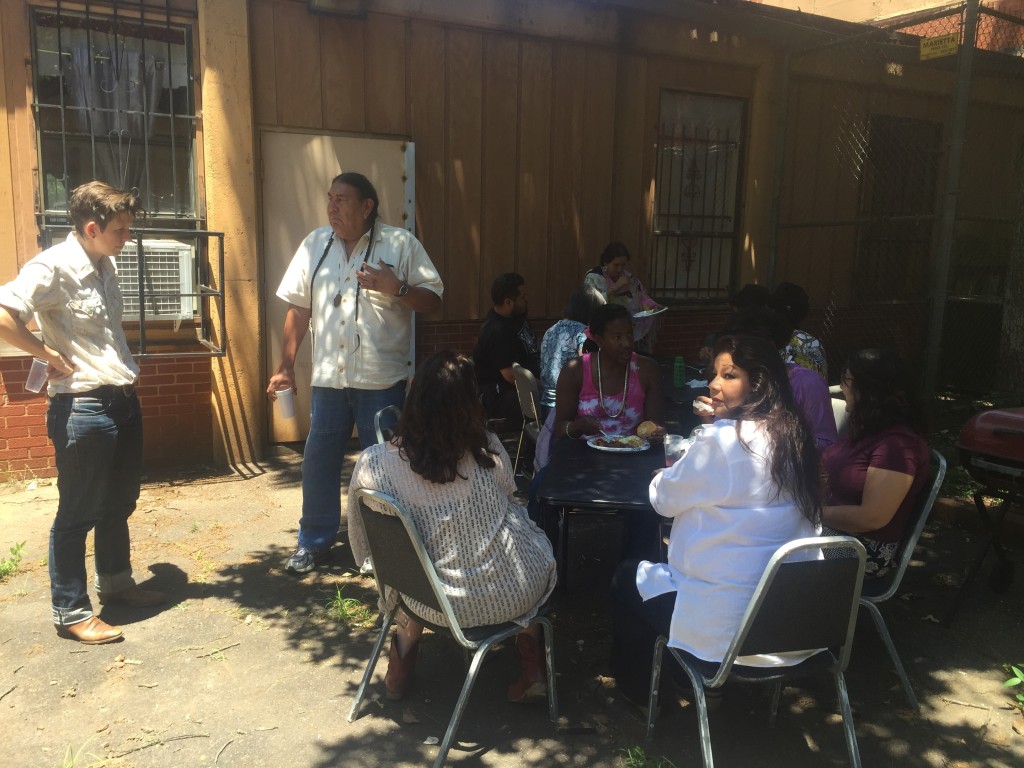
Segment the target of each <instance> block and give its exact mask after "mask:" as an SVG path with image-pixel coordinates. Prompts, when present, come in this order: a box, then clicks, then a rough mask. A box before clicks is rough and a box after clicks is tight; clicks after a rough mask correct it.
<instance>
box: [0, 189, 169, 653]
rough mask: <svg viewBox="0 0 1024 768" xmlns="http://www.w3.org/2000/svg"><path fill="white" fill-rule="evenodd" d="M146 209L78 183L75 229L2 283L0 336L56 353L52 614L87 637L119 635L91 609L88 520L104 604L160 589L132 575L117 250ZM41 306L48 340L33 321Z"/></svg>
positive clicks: (138, 433) (132, 447)
mask: <svg viewBox="0 0 1024 768" xmlns="http://www.w3.org/2000/svg"><path fill="white" fill-rule="evenodd" d="M138 210H139V201H138V198H137V197H135V196H134V195H132V194H131V193H128V192H123V191H121V190H117V189H114V188H113V187H111V186H108V185H107V184H104V183H102V182H99V181H92V182H89V183H88V184H84V185H82V186H80V187H77V188H76V189H75V190H74V191H73V192H72V193H71V201H70V204H69V212H70V214H71V221H72V223H73V224H74V231H72V232H71V234H69V235H68V237H67V239H66V240H65V241H64V242H62V243H59V244H58V245H55V246H53V247H52V248H48V249H47V250H45V251H43V252H42V253H41V254H39V255H38V256H36V257H35V258H34V259H32V260H31V261H29V262H28V263H27V264H26V265H25V266H24V267H23V268H22V270H21V272H20V273H19V274H18V276H17V277H16V278H15V279H14V280H12V281H11V282H10V283H8V284H7V285H4V286H2V287H0V338H2V339H3V340H4V341H6V342H8V343H10V344H13V345H14V346H16V347H18V348H19V349H22V350H24V351H25V352H27V353H28V354H30V355H32V356H33V357H37V358H39V359H40V360H45V361H46V362H47V363H48V364H49V372H50V377H49V385H48V388H47V394H48V395H49V398H50V402H49V408H48V409H47V412H46V429H47V433H48V434H49V436H50V440H51V441H52V442H53V447H54V450H55V451H56V463H57V489H58V492H59V501H58V503H57V516H56V518H55V519H54V521H53V527H52V528H51V529H50V552H49V566H50V593H51V600H52V604H53V623H54V624H55V625H56V627H57V634H58V635H60V636H61V637H65V638H68V639H71V640H77V641H79V642H81V643H86V644H89V645H99V644H102V643H109V642H113V641H115V640H118V639H120V638H121V636H122V632H121V628H120V627H113V626H110V625H109V624H107V623H106V622H104V621H103V620H102V619H100V618H99V617H98V616H96V615H95V614H93V611H92V604H91V602H90V600H89V592H88V587H87V584H86V573H85V539H86V536H87V535H88V533H89V531H90V530H93V529H95V560H96V590H97V592H98V593H99V601H100V603H104V604H109V603H124V604H127V605H130V606H133V607H141V606H148V605H155V604H157V603H160V602H162V601H163V600H164V595H163V594H161V593H160V592H154V591H147V590H144V589H142V588H141V587H139V586H138V585H137V584H136V583H135V580H134V579H133V578H132V567H131V542H130V538H129V534H128V518H129V517H130V516H131V514H132V512H134V511H135V503H136V501H138V498H139V483H140V478H141V475H142V414H141V412H140V410H139V400H138V397H137V396H136V394H135V381H136V379H137V378H138V375H139V367H138V365H136V363H135V361H134V360H133V359H132V355H131V352H130V351H129V349H128V341H127V339H126V338H125V335H124V329H123V328H122V327H121V313H122V310H123V302H122V299H121V291H120V289H119V288H118V285H117V269H116V267H115V266H114V261H113V258H112V257H114V256H117V255H118V254H119V253H120V252H121V248H123V247H124V244H125V243H126V242H128V240H129V239H130V238H131V225H132V221H133V219H134V216H135V214H136V212H137V211H138ZM33 314H34V315H35V317H36V322H37V324H38V325H39V328H40V330H41V331H42V336H43V338H42V341H40V340H39V339H38V338H36V336H35V335H34V334H33V333H32V332H31V331H29V330H28V327H27V324H28V322H29V320H31V318H32V316H33Z"/></svg>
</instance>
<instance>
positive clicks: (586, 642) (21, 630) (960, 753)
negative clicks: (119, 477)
mask: <svg viewBox="0 0 1024 768" xmlns="http://www.w3.org/2000/svg"><path fill="white" fill-rule="evenodd" d="M299 502H300V491H299V458H298V457H297V456H295V455H285V456H282V457H280V458H277V459H275V460H272V461H270V462H268V463H266V464H265V465H263V466H261V467H250V468H247V469H246V471H245V472H244V473H233V474H219V473H216V472H213V471H205V470H195V471H189V472H180V473H177V474H172V475H165V476H159V477H157V476H153V477H150V478H148V479H147V482H146V484H145V486H144V489H143V494H142V498H141V499H140V503H139V507H138V511H137V512H136V514H135V516H134V517H133V519H132V531H133V540H134V562H135V566H136V569H137V577H138V578H139V579H140V581H141V580H145V581H146V583H147V584H149V585H152V586H153V587H154V588H158V589H161V590H165V591H166V592H167V593H168V595H169V600H168V602H167V603H166V604H165V605H163V606H159V607H157V608H154V609H149V610H146V611H131V610H126V609H123V608H113V607H112V608H107V609H105V610H104V611H103V617H104V618H105V619H106V620H107V621H110V622H112V623H118V624H121V625H122V626H123V627H124V630H125V637H126V639H125V641H124V642H121V643H117V644H112V645H106V646H95V647H87V646H82V645H78V644H75V643H73V642H70V641H67V640H61V639H59V638H58V637H57V636H56V634H55V633H54V630H53V627H52V625H51V624H50V621H49V591H48V577H47V571H46V548H47V534H48V529H49V525H50V522H51V520H52V517H53V512H54V508H55V503H56V489H55V487H54V486H52V485H49V484H46V483H45V482H28V481H24V482H20V483H15V484H9V485H7V486H4V487H2V488H0V553H2V554H3V555H6V554H7V552H8V549H9V547H11V546H14V545H15V544H17V543H20V542H25V545H24V556H23V559H22V561H21V563H20V566H19V568H18V570H17V571H16V572H15V573H14V574H13V575H12V576H10V577H8V578H7V579H6V580H4V581H3V582H2V583H0V755H2V756H3V757H2V758H0V762H2V764H3V765H4V766H40V767H44V766H45V767H47V768H52V767H55V766H71V765H73V766H76V768H84V767H85V766H94V767H95V766H107V767H108V768H129V767H134V766H138V767H139V768H142V767H144V766H154V767H156V766H159V767H160V768H179V767H180V766H208V765H217V766H271V765H273V766H295V767H296V768H314V767H320V766H414V765H415V766H419V765H429V764H430V763H431V762H432V761H433V758H434V756H435V755H436V751H437V747H436V746H433V745H431V744H430V743H429V742H430V741H431V740H432V739H434V738H440V737H441V736H443V733H444V729H445V726H446V724H447V720H448V717H449V715H450V713H451V709H452V706H453V705H454V702H455V699H456V697H457V695H458V690H459V686H460V685H461V680H462V656H461V653H460V652H459V650H458V649H457V647H456V646H454V645H453V644H452V643H451V642H449V641H447V640H445V639H443V638H440V637H436V636H428V637H427V638H425V640H424V643H423V649H422V656H421V659H420V662H419V666H418V668H417V677H416V681H415V684H414V688H413V690H412V692H411V693H410V695H409V696H408V697H407V699H406V700H405V701H403V702H400V703H392V702H388V701H385V700H384V699H383V698H382V696H381V688H382V683H381V679H382V674H383V667H384V664H383V663H382V664H381V665H380V667H379V670H378V673H377V676H376V677H375V679H374V684H373V694H372V697H371V700H370V701H369V703H367V704H366V705H365V707H364V711H363V714H362V716H361V717H360V718H359V719H358V720H357V721H356V722H355V723H352V724H349V723H348V722H347V721H346V716H347V714H348V710H349V707H350V705H351V701H352V697H353V694H354V692H355V688H356V685H357V684H358V681H359V678H360V675H361V673H362V671H363V668H364V665H365V663H366V659H367V658H368V655H369V653H370V649H371V647H372V643H373V639H374V637H375V631H374V630H373V628H372V626H370V624H372V615H371V621H370V622H369V623H365V624H361V623H359V620H358V619H357V620H355V623H353V621H352V620H339V618H338V615H337V611H336V610H334V608H335V607H336V606H337V605H338V604H339V603H340V602H341V601H342V600H344V599H345V598H355V600H357V601H361V602H363V603H365V604H366V605H369V606H371V607H372V606H374V593H373V582H372V580H368V579H365V578H360V577H359V576H358V575H357V574H356V573H355V571H354V564H353V563H352V562H351V557H350V555H349V553H348V550H347V547H345V546H344V545H342V546H340V547H338V548H337V549H336V554H335V557H334V560H333V562H332V564H331V565H330V566H329V567H327V568H326V569H324V570H322V571H320V572H318V573H316V574H314V575H311V576H309V577H306V578H304V579H295V578H292V577H290V576H288V575H287V574H285V573H284V572H283V570H282V567H283V564H284V561H285V559H286V558H287V556H288V554H289V553H290V552H291V550H292V548H293V545H294V541H295V532H296V523H297V519H298V509H299ZM967 522H970V518H967ZM619 536H620V528H619V521H618V520H617V519H616V518H614V517H612V518H596V517H595V518H588V519H585V520H583V521H581V522H580V523H579V524H578V525H577V527H576V528H575V529H574V552H575V557H574V560H573V563H572V566H571V567H572V581H571V589H570V591H569V593H568V594H567V595H564V596H563V595H559V596H558V597H557V598H556V600H555V602H554V610H553V614H552V619H553V621H554V624H555V634H556V653H557V656H556V664H557V666H558V670H559V676H558V691H559V697H560V704H561V712H560V719H559V722H558V723H557V724H552V723H550V722H549V721H548V719H547V717H546V714H545V710H544V708H543V707H520V706H517V705H513V704H510V703H508V702H506V701H505V700H504V689H505V685H507V683H508V682H510V681H511V680H512V679H513V677H514V676H515V672H516V660H515V658H514V652H513V651H512V649H511V648H509V647H506V648H505V649H503V650H501V651H499V652H496V653H495V654H493V657H492V659H491V660H489V662H488V663H487V664H486V665H485V667H484V669H483V671H482V673H481V678H480V681H479V683H478V685H477V688H476V690H475V691H474V693H473V697H472V699H471V701H470V706H469V708H468V711H467V713H466V716H465V718H464V721H463V725H462V728H461V731H460V739H459V744H458V746H457V748H456V749H455V750H453V751H452V753H451V755H450V763H451V764H452V765H462V766H503V767H504V766H552V765H555V766H600V767H604V766H608V767H611V766H669V765H671V766H679V767H681V766H693V765H699V764H700V752H699V747H698V741H697V725H696V719H695V716H694V711H693V707H692V706H691V705H689V703H688V702H687V701H686V699H685V694H680V695H678V696H676V697H673V700H670V701H669V702H668V703H667V705H666V706H665V712H664V713H663V716H662V718H661V719H660V720H659V721H658V724H657V729H656V733H655V738H654V740H653V741H652V742H649V743H648V742H645V740H644V736H643V720H642V717H641V715H640V714H639V712H638V711H637V710H636V709H635V708H634V707H633V706H632V705H630V704H629V703H628V702H626V701H625V700H624V699H622V697H621V696H619V695H618V693H617V691H616V689H615V686H614V682H613V681H612V680H611V679H610V678H609V677H608V669H607V654H608V625H609V610H608V604H607V596H606V593H607V584H608V579H609V577H610V574H611V572H612V569H613V567H614V562H615V555H616V552H617V547H618V540H619ZM1010 543H1011V544H1012V543H1013V542H1010ZM977 545H978V536H977V535H976V533H975V532H974V531H972V530H971V529H970V528H962V527H960V526H959V525H958V524H956V523H950V522H936V523H935V524H933V525H931V526H930V527H929V529H928V530H927V531H926V535H925V539H924V540H923V542H922V545H921V547H920V549H919V550H918V553H917V556H918V558H919V559H918V560H917V561H915V563H914V566H913V568H912V569H911V571H910V573H909V574H908V576H907V578H906V579H905V580H904V593H903V595H902V596H901V598H897V599H894V600H892V601H890V602H889V603H888V604H886V605H885V606H884V608H883V613H884V614H885V616H886V618H887V621H888V622H889V626H890V628H891V631H892V634H893V637H894V638H895V641H896V644H897V646H898V648H899V649H900V651H901V654H902V656H903V659H904V662H905V663H906V665H907V668H908V670H909V672H910V675H911V678H912V679H913V681H914V685H915V688H916V690H917V693H918V696H919V697H920V699H921V711H920V713H919V714H915V713H914V712H912V711H911V710H909V709H908V708H907V706H906V701H905V699H904V697H903V693H902V690H901V688H900V686H899V681H898V679H897V678H896V676H895V674H894V673H893V671H892V668H891V666H890V664H889V662H888V659H887V656H886V654H885V651H884V648H883V646H882V644H881V642H880V641H879V639H878V636H877V634H876V633H875V630H874V628H873V627H872V626H871V624H870V622H869V621H868V620H867V617H866V616H862V617H861V623H860V626H859V628H858V634H857V639H856V643H855V648H854V654H853V659H852V661H851V665H850V669H849V672H848V675H847V679H848V686H849V690H850V696H851V699H852V701H853V706H854V716H855V719H856V723H857V733H858V738H859V742H860V749H861V754H862V757H863V763H864V765H865V766H888V765H893V766H896V765H899V766H922V767H924V766H928V767H929V768H940V767H942V766H945V767H954V766H958V767H959V766H992V767H996V766H1018V765H1024V736H1022V735H1021V733H1020V732H1021V731H1022V730H1024V719H1022V717H1021V714H1020V712H1019V711H1018V710H1017V709H1015V708H1014V707H1013V706H1012V697H1011V696H1010V694H1009V692H1008V690H1007V689H1005V688H1004V687H1003V686H1002V681H1003V680H1004V679H1005V677H1006V675H1005V674H1004V672H1003V670H1002V668H1001V665H1002V664H1004V663H1007V662H1022V661H1024V611H1022V610H1021V606H1022V600H1021V598H1022V595H1024V585H1022V583H1021V582H1022V581H1024V578H1022V579H1019V580H1018V581H1017V582H1015V583H1014V584H1012V586H1011V587H1010V589H1009V591H1007V592H1005V593H1003V594H1000V595H996V594H993V593H992V592H991V591H990V590H989V589H988V587H987V585H986V583H985V582H986V578H985V576H986V574H985V572H983V574H982V578H980V579H979V580H978V582H977V583H976V584H975V585H974V586H973V587H972V588H971V590H970V592H969V594H968V595H967V599H966V600H965V601H964V604H963V606H962V607H961V609H960V611H959V614H958V615H957V616H956V617H955V620H954V621H953V623H952V624H951V625H950V626H948V627H946V626H943V625H941V624H940V623H937V621H936V620H937V619H941V618H942V617H943V616H944V612H945V610H946V609H947V608H948V606H949V604H950V602H951V600H952V598H953V596H954V595H955V594H956V585H957V584H958V583H959V578H960V574H961V573H962V570H963V568H964V567H965V566H966V564H967V562H968V560H969V559H970V557H971V556H972V555H973V553H974V551H975V549H976V547H977ZM339 593H340V595H341V600H339V599H338V595H339ZM371 614H372V611H371ZM767 713H768V710H767V699H766V696H765V692H763V691H761V690H759V689H746V688H733V689H730V690H728V691H727V692H726V695H725V698H724V701H723V703H722V706H721V708H720V709H719V710H718V711H717V712H715V713H713V714H712V717H711V731H712V740H713V743H714V748H715V756H716V758H717V760H718V764H719V765H724V766H735V765H759V766H787V767H788V766H820V765H837V766H841V765H846V764H847V758H846V751H845V747H844V743H843V737H842V729H841V727H840V724H839V716H838V714H837V708H836V702H835V697H834V694H833V690H832V688H831V683H830V682H829V681H828V680H820V681H817V680H812V681H809V682H808V683H807V684H806V686H804V687H799V688H797V687H793V688H787V689H786V690H785V691H784V694H783V700H782V705H781V707H780V712H779V718H778V723H777V725H776V727H775V728H774V729H769V728H768V727H767Z"/></svg>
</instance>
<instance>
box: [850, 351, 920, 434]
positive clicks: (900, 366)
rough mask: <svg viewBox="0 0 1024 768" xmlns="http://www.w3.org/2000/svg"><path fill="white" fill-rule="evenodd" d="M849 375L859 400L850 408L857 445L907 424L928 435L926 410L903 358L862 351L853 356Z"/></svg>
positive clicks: (895, 355) (852, 432)
mask: <svg viewBox="0 0 1024 768" xmlns="http://www.w3.org/2000/svg"><path fill="white" fill-rule="evenodd" d="M847 374H849V376H850V378H851V379H852V381H851V382H850V384H848V385H847V386H851V387H852V389H853V392H854V394H855V395H856V399H855V401H854V404H853V408H851V409H850V420H849V422H848V423H847V427H846V429H847V434H849V436H850V440H852V441H854V442H856V441H857V440H860V439H861V438H863V437H870V436H872V435H877V434H878V433H879V432H881V431H882V430H884V429H886V428H888V427H891V426H894V425H896V424H903V425H906V426H908V427H910V428H911V429H913V430H914V431H915V432H917V433H918V434H920V435H924V434H926V433H927V424H926V420H925V415H924V409H923V408H922V406H921V401H920V400H919V399H918V395H917V388H916V387H915V386H913V383H912V382H911V380H910V372H909V370H908V369H907V365H906V364H905V363H904V362H903V359H902V358H901V357H900V356H899V355H898V354H897V353H896V352H894V351H893V350H891V349H862V350H860V351H858V352H854V353H853V354H852V355H850V358H849V359H848V360H847V361H846V366H845V368H844V369H843V378H844V379H846V376H847Z"/></svg>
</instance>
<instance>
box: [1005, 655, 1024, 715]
mask: <svg viewBox="0 0 1024 768" xmlns="http://www.w3.org/2000/svg"><path fill="white" fill-rule="evenodd" d="M1021 667H1024V664H1021V665H1020V666H1019V667H1017V666H1014V665H1012V664H1007V665H1006V666H1005V667H1004V669H1005V670H1006V673H1007V674H1008V675H1012V677H1011V678H1010V679H1009V680H1007V681H1006V682H1005V683H1003V685H1005V686H1006V687H1007V688H1016V693H1015V694H1014V697H1013V698H1014V706H1015V707H1017V709H1019V710H1020V711H1021V713H1022V714H1024V671H1022V670H1021Z"/></svg>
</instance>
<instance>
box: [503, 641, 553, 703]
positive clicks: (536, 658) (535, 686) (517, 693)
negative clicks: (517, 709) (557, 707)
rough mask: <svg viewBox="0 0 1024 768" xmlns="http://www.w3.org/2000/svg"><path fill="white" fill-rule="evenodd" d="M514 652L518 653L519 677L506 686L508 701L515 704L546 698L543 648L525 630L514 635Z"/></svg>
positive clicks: (546, 688)
mask: <svg viewBox="0 0 1024 768" xmlns="http://www.w3.org/2000/svg"><path fill="white" fill-rule="evenodd" d="M516 652H517V653H518V654H519V667H520V674H519V679H518V680H516V681H515V682H514V683H512V685H510V686H509V687H508V691H507V695H508V700H509V701H514V702H516V703H517V704H533V703H534V702H537V701H543V700H544V699H546V698H547V694H548V687H547V683H546V680H547V675H546V674H545V672H544V649H543V647H542V646H541V644H540V643H539V642H537V640H536V639H535V638H533V637H531V636H530V635H528V634H526V633H525V632H520V633H519V634H518V635H516Z"/></svg>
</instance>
